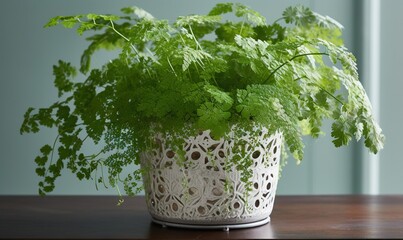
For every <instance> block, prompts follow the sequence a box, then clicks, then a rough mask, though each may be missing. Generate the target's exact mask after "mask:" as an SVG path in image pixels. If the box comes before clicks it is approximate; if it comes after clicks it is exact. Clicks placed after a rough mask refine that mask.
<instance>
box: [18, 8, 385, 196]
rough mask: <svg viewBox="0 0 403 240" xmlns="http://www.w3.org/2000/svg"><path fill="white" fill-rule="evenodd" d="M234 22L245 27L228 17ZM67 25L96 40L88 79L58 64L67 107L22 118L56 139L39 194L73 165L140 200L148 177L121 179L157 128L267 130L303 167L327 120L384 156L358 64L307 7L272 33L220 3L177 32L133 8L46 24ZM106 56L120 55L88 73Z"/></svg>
mask: <svg viewBox="0 0 403 240" xmlns="http://www.w3.org/2000/svg"><path fill="white" fill-rule="evenodd" d="M231 13H232V14H234V15H235V16H236V17H238V20H239V21H238V20H237V21H227V20H223V16H224V15H225V14H231ZM280 20H284V21H285V23H287V25H284V26H282V25H281V24H280V23H279V22H280ZM60 24H61V25H62V26H64V27H66V28H76V30H77V33H78V34H80V35H81V34H83V33H84V32H91V33H93V31H95V32H96V33H94V34H92V35H91V36H90V37H88V38H87V40H88V41H89V42H90V44H89V46H88V48H87V49H85V50H84V51H83V54H82V57H81V66H79V69H80V71H81V72H82V73H84V74H86V76H87V78H86V80H85V81H83V82H75V81H73V79H74V76H75V75H76V72H77V70H76V67H73V66H72V65H71V64H70V63H66V62H64V61H59V63H58V65H55V66H54V76H55V80H54V84H55V87H56V88H57V90H58V92H59V97H60V101H59V102H56V103H54V104H52V105H51V106H50V107H47V108H40V109H37V110H35V109H34V108H29V109H28V110H27V112H26V113H25V115H24V122H23V124H22V126H21V133H28V132H34V133H35V132H38V131H39V130H40V126H44V127H49V128H56V129H57V130H58V136H57V138H56V139H55V141H54V142H53V144H51V145H48V144H46V145H45V146H43V147H42V148H41V149H40V155H39V156H38V157H36V159H35V162H36V163H37V169H36V172H37V174H38V175H39V176H41V177H42V179H43V180H42V181H41V182H40V183H39V187H40V190H39V191H40V193H41V194H46V193H48V192H51V191H52V190H53V189H54V187H55V180H56V179H57V178H58V177H59V176H60V175H61V171H62V170H63V169H65V168H67V169H69V170H71V171H72V172H73V173H75V174H76V175H77V177H78V178H79V179H94V181H95V182H96V185H97V184H104V185H107V183H106V179H108V181H109V184H110V185H111V186H113V187H117V184H118V183H119V182H122V183H123V184H124V190H125V191H126V193H128V194H134V193H135V192H136V191H137V190H139V186H138V185H137V183H136V180H139V179H140V176H141V171H139V170H135V171H133V172H130V173H128V174H126V175H125V176H124V177H122V176H121V175H123V172H124V170H125V169H127V168H128V167H130V166H135V165H138V164H139V154H140V153H141V152H142V151H145V150H147V149H148V148H149V147H150V144H149V136H150V131H159V132H170V131H171V132H172V131H176V132H178V133H181V132H184V131H190V132H191V133H197V132H198V131H199V130H206V129H210V130H211V133H212V135H213V136H214V137H217V138H218V137H222V136H225V134H226V133H227V132H228V130H229V129H230V127H231V126H232V125H233V124H237V125H239V126H244V127H250V126H252V125H254V124H262V125H265V126H267V127H268V128H269V129H270V131H272V132H274V131H277V130H279V131H281V132H282V133H283V134H284V139H285V141H286V145H287V147H288V150H289V151H290V152H291V153H292V154H293V156H294V158H295V159H297V160H302V158H303V148H304V145H303V142H302V135H304V134H308V135H311V136H312V137H315V138H316V137H318V136H319V135H320V132H321V130H320V127H321V125H322V121H323V120H324V119H333V125H332V133H331V135H332V137H333V138H334V140H333V142H334V145H335V146H336V147H339V146H342V145H347V144H348V143H349V142H350V141H351V140H352V139H353V138H355V139H356V140H357V141H358V140H360V139H361V138H363V139H364V141H365V146H366V147H368V148H369V150H371V151H372V152H373V153H377V152H378V151H379V150H380V149H381V148H382V147H383V141H384V136H383V135H382V132H381V129H380V127H379V126H378V125H377V123H376V122H375V121H374V119H373V116H372V112H371V104H370V102H369V100H368V98H367V95H366V93H365V90H364V89H363V87H362V85H361V83H360V82H359V79H358V73H357V67H356V63H355V58H354V56H353V55H352V54H351V53H350V52H348V50H347V49H346V48H345V47H344V46H343V44H342V39H341V30H342V26H341V25H340V24H339V23H337V22H336V21H335V20H333V19H331V18H329V17H324V16H321V15H319V14H317V13H314V12H312V11H311V10H310V9H308V8H306V7H303V6H295V7H288V8H286V9H285V11H284V13H283V16H282V17H281V18H279V20H278V21H275V22H273V23H272V24H268V23H266V19H265V18H264V17H263V16H262V15H261V14H259V13H258V12H256V11H254V10H252V9H250V8H248V7H246V6H244V5H241V4H233V3H220V4H217V5H216V6H215V7H214V8H213V9H212V10H211V11H210V12H209V13H208V14H207V15H190V16H184V17H179V18H178V19H177V21H176V22H174V23H173V24H169V23H168V21H166V20H158V19H155V18H154V17H153V16H152V15H151V14H149V13H147V12H146V11H144V10H142V9H140V8H137V7H131V8H124V9H122V16H113V15H98V14H87V15H77V16H58V17H55V18H52V19H50V21H49V22H48V23H47V24H46V25H45V26H46V27H51V26H55V25H60ZM99 49H120V50H121V51H120V54H119V56H118V57H117V58H116V59H112V60H111V61H109V62H107V63H105V64H104V65H103V66H102V67H101V68H99V69H97V68H91V66H90V65H91V57H92V55H93V54H94V53H95V52H96V51H97V50H99ZM326 58H328V60H330V61H328V60H327V59H326ZM329 62H331V63H330V64H329ZM185 125H186V126H190V130H189V129H186V130H185V128H184V127H183V126H185ZM91 141H92V142H94V143H95V144H101V143H102V142H105V143H106V144H104V145H102V146H101V149H100V151H99V152H97V153H92V154H87V153H85V152H84V151H83V146H85V144H87V143H88V142H91ZM173 143H176V144H177V147H178V148H179V146H180V144H181V143H178V142H175V141H174V140H173ZM245 161H246V160H245V159H242V158H239V159H236V163H235V164H238V165H237V166H238V168H239V169H241V170H243V171H244V173H245V175H244V176H245V178H246V180H247V176H249V175H248V174H250V170H251V169H250V167H251V165H250V163H248V162H247V161H246V162H245ZM105 170H106V171H107V174H106V173H105V174H104V171H105ZM244 180H245V179H244ZM246 180H245V181H246Z"/></svg>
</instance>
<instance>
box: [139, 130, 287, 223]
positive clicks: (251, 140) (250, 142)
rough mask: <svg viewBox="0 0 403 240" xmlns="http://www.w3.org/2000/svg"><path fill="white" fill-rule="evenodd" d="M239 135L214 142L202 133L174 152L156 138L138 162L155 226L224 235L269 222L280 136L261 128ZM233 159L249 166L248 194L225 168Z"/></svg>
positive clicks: (235, 175)
mask: <svg viewBox="0 0 403 240" xmlns="http://www.w3.org/2000/svg"><path fill="white" fill-rule="evenodd" d="M235 132H237V133H236V134H235ZM239 132H240V130H239V129H237V130H236V131H234V130H233V131H231V133H230V134H229V137H230V138H229V140H224V139H220V140H218V141H216V140H214V139H212V138H211V137H210V134H209V131H204V132H202V133H200V134H199V135H198V136H195V137H188V138H184V147H183V151H179V152H178V153H175V152H174V151H173V150H172V149H170V148H169V146H166V143H165V140H164V139H162V138H161V136H157V137H156V141H157V142H158V145H159V147H158V148H156V149H154V150H152V151H151V152H148V153H143V154H142V157H141V162H142V168H143V169H144V170H145V171H144V174H143V182H144V188H145V195H146V201H147V206H148V209H149V212H150V214H151V215H152V217H153V220H154V221H155V222H157V223H160V224H163V225H168V226H181V227H190V228H224V229H227V230H228V229H229V228H244V227H253V226H259V225H262V224H265V223H267V222H269V221H270V214H271V212H272V209H273V203H274V198H275V193H276V188H277V180H278V174H279V165H280V152H281V145H282V135H281V134H280V133H275V134H273V135H270V134H269V133H268V131H267V129H266V128H264V127H262V128H255V129H254V131H253V132H245V131H243V132H242V131H241V132H242V133H241V134H239ZM239 135H241V136H239ZM234 157H238V158H248V160H250V161H253V166H254V167H253V174H252V178H251V179H250V184H251V185H250V190H249V191H246V186H245V183H243V182H242V181H241V176H242V172H240V171H238V170H236V167H235V166H234V165H233V164H231V160H230V159H231V158H234Z"/></svg>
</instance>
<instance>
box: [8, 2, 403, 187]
mask: <svg viewBox="0 0 403 240" xmlns="http://www.w3.org/2000/svg"><path fill="white" fill-rule="evenodd" d="M216 2H218V1H211V0H210V1H191V0H175V1H165V0H164V1H162V0H161V1H156V0H154V1H152V0H147V1H146V0H143V1H111V0H85V1H78V0H76V1H72V0H58V1H55V0H37V1H25V0H3V1H2V2H1V8H0V22H1V24H0V54H1V55H0V56H1V60H0V61H1V62H0V63H1V64H0V84H1V85H0V112H1V115H0V116H1V117H0V119H1V120H0V121H1V122H0V134H1V135H0V194H36V193H37V181H38V178H37V177H36V175H35V172H34V169H35V165H34V162H33V158H34V156H36V154H37V152H38V149H39V147H40V146H42V145H43V144H45V143H48V142H50V141H52V140H53V138H54V136H55V134H54V132H53V131H51V130H46V131H44V132H42V133H41V134H40V135H23V136H20V135H19V126H20V124H21V122H22V115H23V113H24V112H25V110H26V109H27V108H28V107H29V106H33V107H41V106H47V105H49V104H50V103H52V102H53V101H54V100H56V91H55V89H54V88H53V79H52V65H53V64H54V63H56V62H57V60H58V59H64V60H68V61H71V62H73V63H75V64H78V62H79V57H80V54H81V51H82V50H83V49H84V48H85V46H86V42H85V41H83V40H82V39H81V38H79V37H77V36H76V35H75V33H74V31H69V30H65V29H61V28H53V29H43V28H42V26H43V24H44V23H46V21H47V20H48V19H49V18H50V17H53V16H55V15H70V14H79V13H87V12H97V13H118V11H119V9H120V8H122V7H125V6H130V5H137V6H139V7H142V8H144V9H146V10H148V11H149V12H151V13H152V14H153V15H154V16H155V17H158V18H167V19H174V18H175V17H176V16H177V15H186V14H189V13H206V12H207V11H208V10H209V9H210V8H211V6H213V5H214V4H215V3H216ZM240 2H242V3H245V4H247V5H249V6H251V7H252V8H254V9H256V10H259V11H260V12H261V13H262V14H264V15H265V16H266V17H268V19H269V20H270V19H271V20H274V19H276V18H277V17H279V14H280V13H281V10H282V9H284V8H285V7H286V6H288V5H292V4H296V3H301V4H304V5H307V6H309V7H311V8H313V9H314V10H315V11H318V12H320V13H322V14H325V15H326V14H327V15H330V16H332V17H333V18H335V19H337V20H338V21H340V22H341V23H342V24H343V25H344V26H345V31H344V34H345V39H346V46H347V47H348V48H349V49H351V50H352V51H353V52H354V49H355V48H354V46H355V41H354V39H355V38H354V36H355V35H354V34H355V32H356V30H357V29H356V28H357V26H356V24H355V20H354V19H355V17H356V16H355V15H354V7H355V6H356V3H354V1H351V0H343V1H342V0H333V1H331V0H311V1H308V0H306V1H289V0H287V1H269V0H265V1H252V0H249V1H247V0H243V1H240ZM265 13H267V14H265ZM269 13H270V14H273V15H274V16H269V15H268V14H269ZM109 56H110V55H109V54H106V53H105V54H99V55H98V61H96V62H95V64H100V63H102V62H103V61H107V60H108V57H109ZM392 85H393V83H391V86H390V87H391V88H393V86H392ZM396 102H398V101H394V102H393V103H396ZM389 111H390V110H389ZM387 114H390V112H387ZM387 116H388V115H387ZM401 116H402V115H401V112H400V117H401ZM385 119H387V117H385ZM396 121H397V120H396ZM387 129H388V130H389V128H387ZM326 132H328V134H327V136H326V137H323V138H319V139H318V140H310V139H307V141H306V145H307V149H306V151H305V152H306V155H305V160H304V161H303V163H302V164H301V165H299V166H296V165H295V163H294V161H293V160H292V159H289V164H288V165H287V166H286V168H285V170H284V171H283V176H282V178H281V180H280V183H279V188H278V193H279V194H350V193H356V192H359V190H358V189H359V187H357V184H358V181H357V180H356V176H357V175H359V174H360V170H359V169H358V168H357V166H359V165H357V164H356V162H357V159H356V158H357V156H356V154H355V150H354V147H353V146H351V147H344V148H340V149H335V148H334V147H333V145H332V143H331V140H330V138H329V135H330V134H329V127H328V126H327V129H326ZM396 144H397V143H396ZM384 156H385V157H387V158H389V161H391V160H390V158H393V156H394V153H393V152H391V153H390V152H387V153H385V155H384ZM384 169H385V168H384ZM385 171H388V174H387V176H384V175H385V174H384V175H383V177H384V178H385V179H384V180H383V182H385V184H387V183H386V182H388V184H387V185H388V187H387V188H385V189H387V192H399V191H400V188H395V187H393V184H390V185H391V186H389V182H391V183H393V176H395V174H397V172H396V171H395V169H394V168H393V165H391V166H390V167H389V168H388V169H387V170H385ZM389 179H390V180H389ZM385 191H386V190H385ZM54 194H116V192H115V191H114V190H113V189H102V188H101V189H100V191H96V190H95V188H94V184H93V183H92V182H78V181H77V180H75V178H74V177H72V176H71V175H68V174H67V175H65V176H63V177H62V178H61V179H60V180H59V181H58V182H57V184H56V190H55V191H54Z"/></svg>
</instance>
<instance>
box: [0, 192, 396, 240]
mask: <svg viewBox="0 0 403 240" xmlns="http://www.w3.org/2000/svg"><path fill="white" fill-rule="evenodd" d="M117 200H118V198H117V197H110V196H51V197H35V196H0V238H1V239H245V238H247V239H258V238H265V239H268V238H304V239H313V238H382V239H385V238H403V196H338V195H336V196H278V197H277V198H276V202H275V206H274V210H273V213H272V216H271V220H272V221H271V223H269V224H266V225H264V226H261V227H256V228H250V229H240V230H230V231H229V232H224V231H220V230H186V229H178V228H172V227H168V228H162V227H161V226H160V225H157V224H154V223H152V222H151V217H150V216H149V214H148V212H147V210H146V206H145V202H144V197H127V198H126V199H125V202H124V204H123V205H122V206H120V207H118V206H116V203H117Z"/></svg>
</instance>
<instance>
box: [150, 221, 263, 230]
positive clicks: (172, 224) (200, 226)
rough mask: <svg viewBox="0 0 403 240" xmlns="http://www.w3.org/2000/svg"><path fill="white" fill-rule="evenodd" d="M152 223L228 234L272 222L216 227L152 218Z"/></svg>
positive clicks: (219, 225)
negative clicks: (228, 232) (216, 230)
mask: <svg viewBox="0 0 403 240" xmlns="http://www.w3.org/2000/svg"><path fill="white" fill-rule="evenodd" d="M152 221H153V222H155V223H157V224H159V225H162V227H177V228H188V229H222V230H223V231H225V232H227V231H229V230H230V229H241V228H252V227H258V226H262V225H265V224H267V223H269V222H270V217H267V218H265V219H262V220H259V221H256V222H251V223H237V224H216V225H203V224H184V223H173V222H167V221H163V220H159V219H155V218H152Z"/></svg>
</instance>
